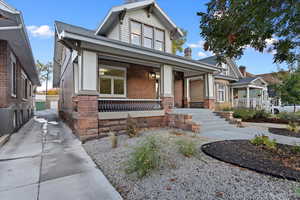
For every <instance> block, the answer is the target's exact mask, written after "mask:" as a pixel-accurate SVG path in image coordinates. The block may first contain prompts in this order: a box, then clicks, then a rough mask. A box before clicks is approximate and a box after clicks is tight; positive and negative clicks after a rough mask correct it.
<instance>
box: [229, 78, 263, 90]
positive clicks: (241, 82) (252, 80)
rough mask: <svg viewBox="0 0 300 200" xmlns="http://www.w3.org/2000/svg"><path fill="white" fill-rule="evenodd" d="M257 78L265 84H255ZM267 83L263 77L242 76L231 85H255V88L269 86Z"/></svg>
mask: <svg viewBox="0 0 300 200" xmlns="http://www.w3.org/2000/svg"><path fill="white" fill-rule="evenodd" d="M256 80H260V81H261V82H262V83H263V85H257V84H255V81H256ZM267 85H268V84H267V83H266V82H265V81H264V80H263V79H262V78H261V77H247V78H242V79H240V80H239V81H238V82H236V83H232V84H231V86H232V87H233V88H235V87H239V88H240V87H254V88H267Z"/></svg>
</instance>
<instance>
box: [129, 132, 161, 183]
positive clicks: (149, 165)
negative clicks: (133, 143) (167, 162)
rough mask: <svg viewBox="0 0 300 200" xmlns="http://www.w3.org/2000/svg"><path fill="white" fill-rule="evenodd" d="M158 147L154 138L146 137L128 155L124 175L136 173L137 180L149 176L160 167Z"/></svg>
mask: <svg viewBox="0 0 300 200" xmlns="http://www.w3.org/2000/svg"><path fill="white" fill-rule="evenodd" d="M160 161H161V159H160V154H159V145H158V142H157V140H156V138H155V137H147V138H146V139H145V140H144V141H143V142H142V143H141V145H139V146H138V147H136V148H135V149H134V151H133V152H132V153H131V154H130V158H129V161H128V162H127V164H126V165H127V168H126V170H125V172H126V173H128V174H132V173H136V174H137V176H138V177H139V178H142V177H144V176H146V175H147V174H149V173H150V172H151V171H152V170H154V169H156V168H158V167H159V165H160Z"/></svg>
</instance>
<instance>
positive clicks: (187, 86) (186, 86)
mask: <svg viewBox="0 0 300 200" xmlns="http://www.w3.org/2000/svg"><path fill="white" fill-rule="evenodd" d="M190 100H191V97H190V79H189V78H186V79H184V107H185V108H189V107H190Z"/></svg>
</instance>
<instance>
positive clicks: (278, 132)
mask: <svg viewBox="0 0 300 200" xmlns="http://www.w3.org/2000/svg"><path fill="white" fill-rule="evenodd" d="M269 132H270V133H273V134H276V135H284V136H290V137H296V138H300V133H296V132H293V131H289V130H288V129H286V128H269Z"/></svg>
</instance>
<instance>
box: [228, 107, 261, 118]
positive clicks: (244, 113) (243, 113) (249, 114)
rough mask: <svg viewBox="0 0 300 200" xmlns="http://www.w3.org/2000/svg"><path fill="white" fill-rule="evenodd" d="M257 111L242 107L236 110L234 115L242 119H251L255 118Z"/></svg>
mask: <svg viewBox="0 0 300 200" xmlns="http://www.w3.org/2000/svg"><path fill="white" fill-rule="evenodd" d="M255 113H256V112H255V110H251V109H245V108H240V109H236V110H234V113H233V117H235V118H240V119H242V120H249V119H253V117H254V116H255Z"/></svg>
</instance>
